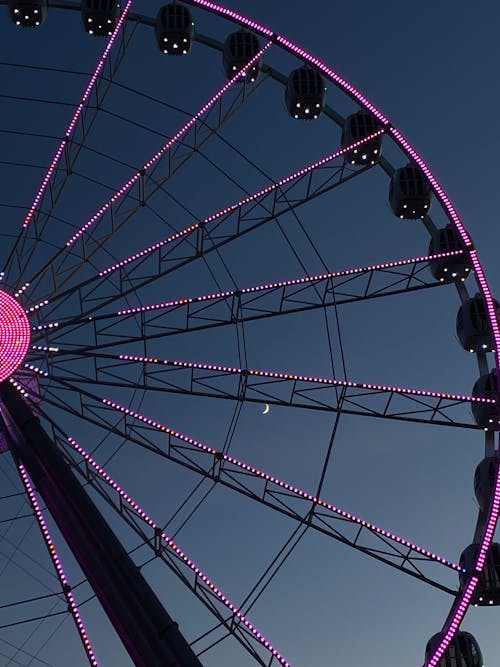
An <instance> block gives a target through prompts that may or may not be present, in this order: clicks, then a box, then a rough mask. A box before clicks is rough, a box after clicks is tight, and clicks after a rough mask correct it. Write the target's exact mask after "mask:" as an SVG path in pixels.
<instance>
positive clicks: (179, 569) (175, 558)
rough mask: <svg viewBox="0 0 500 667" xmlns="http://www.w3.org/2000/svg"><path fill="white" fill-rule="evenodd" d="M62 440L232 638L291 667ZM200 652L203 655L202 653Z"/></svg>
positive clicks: (260, 656)
mask: <svg viewBox="0 0 500 667" xmlns="http://www.w3.org/2000/svg"><path fill="white" fill-rule="evenodd" d="M58 440H59V443H60V444H61V445H63V446H65V449H66V452H67V453H68V450H69V446H71V448H72V449H73V455H74V454H75V452H77V453H78V454H79V455H80V456H81V457H82V458H83V460H84V462H85V465H86V472H85V473H84V472H83V471H82V470H81V469H80V467H79V466H78V464H77V463H76V461H75V458H74V456H69V457H68V458H69V460H70V461H71V462H72V465H73V466H74V467H75V469H76V470H78V472H80V474H81V475H82V476H83V477H84V478H85V480H86V481H87V482H90V483H91V484H92V486H93V488H94V489H95V490H97V491H98V492H99V493H100V494H101V496H102V497H104V498H105V500H106V501H107V502H108V503H109V504H110V505H111V507H113V509H115V511H116V512H117V513H118V514H119V515H120V516H121V517H122V519H124V520H125V521H126V522H127V523H128V525H129V526H130V527H132V528H133V529H134V530H135V532H136V533H137V534H138V535H139V537H140V538H141V540H142V541H143V543H144V544H145V545H146V546H148V547H149V548H150V549H151V550H152V551H153V552H154V554H155V555H156V556H158V557H160V558H161V560H162V561H163V562H164V563H165V564H166V565H167V566H168V567H169V568H170V570H171V571H172V572H173V573H174V574H175V575H176V576H177V577H179V578H180V579H181V581H182V582H183V583H184V584H185V585H187V586H188V587H189V588H190V589H191V591H192V592H193V593H194V594H195V595H196V597H197V598H198V599H199V600H201V602H202V603H203V604H204V605H205V606H206V607H207V608H208V609H209V610H210V611H211V612H212V614H214V615H215V617H216V618H217V619H218V621H219V622H220V623H221V624H222V625H223V626H224V627H225V628H226V631H227V633H228V635H232V636H234V637H235V638H236V639H237V640H238V641H239V642H240V643H241V644H242V645H243V646H244V647H245V648H246V649H247V650H248V651H249V652H250V654H251V655H252V657H253V658H254V659H255V660H256V661H257V662H258V663H259V664H261V665H263V666H270V665H274V664H275V663H276V664H281V665H284V666H285V667H286V666H288V665H289V664H290V663H288V662H287V661H286V659H285V658H284V657H283V656H282V655H281V654H280V652H279V651H278V650H277V649H276V648H274V647H273V646H272V644H271V643H270V642H269V641H268V640H267V639H266V638H265V637H264V636H263V635H262V634H261V633H260V632H259V631H258V630H257V629H256V628H255V626H254V625H253V624H252V623H251V622H250V621H249V620H248V619H247V618H246V616H245V615H244V614H243V613H242V611H241V610H239V609H238V607H237V606H236V605H234V604H233V603H232V602H231V601H230V600H229V599H228V598H227V596H225V595H224V593H223V592H222V591H221V590H220V589H219V588H218V587H217V586H216V585H215V584H214V583H213V582H212V581H211V580H210V579H209V578H208V577H207V575H206V574H204V573H203V572H202V571H201V570H200V569H199V567H198V566H197V565H196V564H195V563H194V562H193V561H192V560H191V559H190V558H189V556H188V555H187V554H186V553H185V552H184V551H183V550H182V549H181V548H180V547H179V546H178V545H177V544H176V543H175V542H174V541H173V539H172V538H171V537H169V536H168V535H167V534H166V533H165V531H164V530H162V529H161V527H160V526H159V525H158V524H156V523H155V522H154V521H153V519H152V518H151V517H150V516H148V514H147V513H146V512H145V511H144V510H143V509H142V508H141V507H140V505H139V504H138V503H137V502H136V501H135V500H134V499H133V498H132V497H131V496H130V495H129V494H128V493H127V492H126V491H125V490H124V489H123V488H122V487H121V486H120V485H119V484H118V483H117V482H116V481H115V480H113V479H112V478H111V477H110V475H109V474H108V473H107V472H106V471H105V470H104V469H103V468H102V467H101V466H100V465H99V464H98V463H97V462H96V461H95V460H94V459H93V458H92V456H91V455H90V454H89V453H88V452H86V451H85V450H84V449H83V448H82V447H81V445H79V444H78V443H77V442H76V441H75V440H74V439H73V438H71V437H67V438H63V437H60V438H58ZM109 489H111V491H109ZM228 612H229V615H228ZM201 651H202V649H201ZM197 652H200V650H198V651H197Z"/></svg>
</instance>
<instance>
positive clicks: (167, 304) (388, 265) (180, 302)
mask: <svg viewBox="0 0 500 667" xmlns="http://www.w3.org/2000/svg"><path fill="white" fill-rule="evenodd" d="M143 253H144V254H147V251H143ZM463 254H464V251H463V250H452V251H450V252H440V253H437V254H434V255H424V256H421V257H413V258H412V259H401V260H396V261H393V262H384V263H382V264H373V265H372V266H364V267H358V268H355V269H345V270H344V271H334V272H332V273H321V274H318V275H315V276H306V277H304V278H293V279H291V280H282V281H279V282H275V283H266V284H263V285H256V286H254V287H245V288H244V289H242V290H240V292H239V293H241V294H252V293H254V292H264V291H267V290H275V289H279V288H282V287H293V286H295V285H297V286H298V285H307V284H309V283H316V282H318V281H321V280H330V279H332V278H342V277H345V276H354V275H362V274H363V273H370V272H371V271H383V270H386V269H393V268H399V267H403V266H407V265H409V264H419V263H423V262H429V261H432V260H434V259H441V258H442V257H454V256H457V255H463ZM138 255H139V253H138ZM102 273H104V272H102ZM100 275H101V274H100ZM237 294H238V292H237V290H229V291H227V292H216V293H215V294H204V295H202V296H196V297H186V298H184V299H177V300H175V301H164V302H163V303H156V304H152V305H150V306H137V307H135V308H126V309H124V310H119V311H117V313H116V314H117V315H132V314H134V313H145V312H148V311H150V310H159V309H162V308H173V307H177V306H185V305H187V304H190V303H201V302H203V301H213V300H216V299H226V298H230V297H234V296H236V295H237Z"/></svg>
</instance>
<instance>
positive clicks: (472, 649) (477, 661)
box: [425, 632, 483, 667]
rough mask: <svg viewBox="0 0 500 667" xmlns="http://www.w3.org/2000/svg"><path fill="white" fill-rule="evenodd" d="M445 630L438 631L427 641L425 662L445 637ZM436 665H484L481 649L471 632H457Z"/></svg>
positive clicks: (447, 666)
mask: <svg viewBox="0 0 500 667" xmlns="http://www.w3.org/2000/svg"><path fill="white" fill-rule="evenodd" d="M444 634H445V633H444V632H438V634H436V635H434V636H433V637H431V638H430V639H429V641H428V642H427V646H426V648H425V664H427V663H428V662H429V660H430V659H431V658H432V656H433V655H434V653H435V652H436V650H437V648H438V647H439V645H440V644H441V642H442V640H443V638H444ZM436 667H483V656H482V655H481V649H480V648H479V645H478V643H477V641H476V640H475V638H474V637H473V635H471V634H470V633H469V632H457V633H456V635H455V636H454V638H453V639H452V640H451V642H450V643H449V644H448V648H447V649H446V650H445V651H444V653H443V655H442V656H441V658H440V660H439V662H438V663H437V665H436Z"/></svg>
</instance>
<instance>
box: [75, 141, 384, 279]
mask: <svg viewBox="0 0 500 667" xmlns="http://www.w3.org/2000/svg"><path fill="white" fill-rule="evenodd" d="M384 132H385V130H383V129H382V130H377V132H374V133H373V134H370V135H369V136H367V137H365V138H364V139H361V140H360V141H355V142H354V143H352V144H351V145H350V146H347V147H346V148H342V149H340V150H338V151H335V153H330V155H327V156H326V157H323V158H321V159H320V160H317V161H316V162H313V163H312V164H310V165H308V166H307V167H304V168H303V169H299V170H298V171H295V172H293V173H292V174H290V175H289V176H286V177H285V178H282V179H281V180H280V181H277V182H276V183H272V184H271V185H268V186H267V187H265V188H262V190H259V191H258V192H254V194H252V195H249V196H248V197H245V198H244V199H241V200H240V201H238V202H236V203H235V204H230V205H229V206H226V207H225V208H223V209H221V210H220V211H218V212H217V213H214V214H213V215H210V216H208V218H205V219H204V220H203V222H199V223H196V224H194V225H191V226H190V227H186V228H185V229H182V230H181V231H180V232H176V233H175V234H172V236H169V237H168V238H166V239H163V241H158V242H157V243H154V244H153V245H151V246H149V247H147V248H144V249H143V250H140V251H139V252H137V253H134V254H133V255H131V256H130V257H127V258H126V259H123V260H121V261H120V262H117V263H116V264H113V265H112V266H109V267H108V268H106V269H103V270H102V271H100V272H99V276H106V275H108V274H109V273H112V272H113V271H116V270H117V269H120V268H122V267H124V266H126V265H127V264H130V263H131V262H134V261H136V260H138V259H142V258H143V257H146V255H149V254H150V253H152V252H154V251H155V250H159V249H160V248H162V247H163V246H165V245H168V244H169V243H172V242H174V241H178V240H179V239H181V238H183V237H185V236H189V235H190V234H192V233H193V232H195V231H196V230H197V229H201V228H202V227H205V226H206V225H208V224H209V223H212V222H215V221H216V220H219V219H220V218H222V217H223V216H225V215H228V214H229V213H232V212H233V211H236V210H237V209H239V208H242V207H243V206H246V205H247V204H250V203H252V202H254V201H255V200H257V199H258V198H259V197H264V196H265V195H268V194H270V193H271V192H274V190H277V189H278V188H280V187H282V186H283V185H287V184H288V183H290V182H291V181H294V180H296V179H298V178H301V177H302V176H306V175H307V174H309V173H311V172H312V171H314V170H315V169H318V168H319V167H323V166H324V165H326V164H327V163H328V162H331V161H332V160H335V159H337V158H339V157H342V155H345V153H348V152H349V151H351V150H353V149H354V148H357V147H359V146H362V145H363V144H366V143H368V142H369V141H371V140H372V139H374V138H375V137H379V136H381V135H382V134H384ZM87 224H88V223H87ZM82 229H83V228H82ZM78 233H79V232H78ZM68 245H69V243H68Z"/></svg>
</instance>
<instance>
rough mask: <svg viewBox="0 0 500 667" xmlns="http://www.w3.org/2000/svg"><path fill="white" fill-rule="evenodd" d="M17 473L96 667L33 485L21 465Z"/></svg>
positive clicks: (90, 660) (85, 646) (91, 659)
mask: <svg viewBox="0 0 500 667" xmlns="http://www.w3.org/2000/svg"><path fill="white" fill-rule="evenodd" d="M19 473H20V477H21V480H22V482H23V485H24V487H25V489H26V493H27V496H28V498H29V502H30V505H31V507H32V510H33V513H34V515H35V518H36V520H37V523H38V526H39V528H40V532H41V533H42V537H43V539H44V541H45V545H46V547H47V550H48V552H49V555H50V559H51V560H52V564H53V566H54V569H55V571H56V573H57V578H58V579H59V583H60V585H61V588H62V591H63V594H64V596H65V598H66V601H67V603H68V609H69V611H70V613H71V616H72V617H73V621H74V623H75V626H76V629H77V632H78V635H79V637H80V641H81V643H82V646H83V648H84V650H85V653H86V655H87V659H88V661H89V664H90V665H93V666H95V667H97V665H98V662H97V659H96V657H95V654H94V651H93V648H92V644H91V642H90V640H89V638H88V635H87V631H86V629H85V625H84V622H83V619H82V616H81V614H80V610H79V608H78V605H77V603H76V599H75V596H74V595H73V592H72V590H71V587H70V585H69V581H68V578H67V576H66V573H65V571H64V568H63V566H62V563H61V559H60V557H59V554H58V553H57V550H56V548H55V545H54V542H53V540H52V536H51V534H50V531H49V527H48V525H47V522H46V521H45V518H44V516H43V512H42V509H41V507H40V504H39V502H38V499H37V497H36V494H35V490H34V488H33V483H32V481H31V480H30V478H29V476H28V473H27V471H26V468H25V467H24V465H23V464H22V463H20V464H19Z"/></svg>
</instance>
